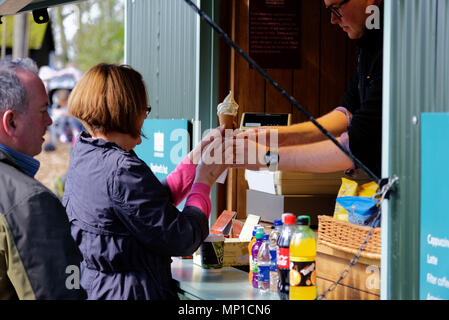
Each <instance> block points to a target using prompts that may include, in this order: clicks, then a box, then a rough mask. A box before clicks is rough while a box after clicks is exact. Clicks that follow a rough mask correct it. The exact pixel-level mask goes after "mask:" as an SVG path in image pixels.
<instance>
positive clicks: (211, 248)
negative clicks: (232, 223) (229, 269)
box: [200, 234, 225, 271]
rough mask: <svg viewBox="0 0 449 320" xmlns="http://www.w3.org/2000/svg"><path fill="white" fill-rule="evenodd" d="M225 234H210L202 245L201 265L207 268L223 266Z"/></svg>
mask: <svg viewBox="0 0 449 320" xmlns="http://www.w3.org/2000/svg"><path fill="white" fill-rule="evenodd" d="M224 240H225V238H224V236H223V235H218V234H210V235H209V236H208V237H207V238H206V240H204V242H203V244H201V247H200V255H201V267H202V268H203V269H207V270H217V271H218V270H221V268H223V254H224Z"/></svg>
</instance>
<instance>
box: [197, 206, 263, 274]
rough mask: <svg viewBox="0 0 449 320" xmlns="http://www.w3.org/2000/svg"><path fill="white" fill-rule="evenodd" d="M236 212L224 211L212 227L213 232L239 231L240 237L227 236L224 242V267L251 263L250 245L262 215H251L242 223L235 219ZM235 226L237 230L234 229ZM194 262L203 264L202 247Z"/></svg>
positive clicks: (228, 232) (229, 233) (230, 232)
mask: <svg viewBox="0 0 449 320" xmlns="http://www.w3.org/2000/svg"><path fill="white" fill-rule="evenodd" d="M230 217H232V219H231V218H230ZM234 217H235V212H231V211H223V212H222V214H221V215H220V216H219V217H218V218H217V220H216V222H215V223H214V225H213V226H212V227H211V233H212V232H215V233H216V232H218V231H217V230H226V232H227V235H231V234H235V233H238V234H239V237H238V238H226V239H225V242H224V254H223V267H232V266H247V265H249V252H248V245H249V242H250V240H251V238H252V232H253V230H254V227H255V226H256V225H257V224H258V223H259V221H260V217H258V216H255V215H249V216H248V217H247V219H246V221H245V223H244V224H243V225H242V223H241V222H240V221H236V220H235V219H234ZM234 226H235V227H236V229H237V230H235V232H234V231H233V228H234ZM193 263H195V264H197V265H200V266H201V257H200V249H198V250H197V251H195V253H194V254H193Z"/></svg>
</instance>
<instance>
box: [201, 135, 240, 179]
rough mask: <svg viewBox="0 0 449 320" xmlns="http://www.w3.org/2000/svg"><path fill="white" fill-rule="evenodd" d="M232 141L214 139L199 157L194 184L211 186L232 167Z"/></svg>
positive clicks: (220, 138) (219, 138)
mask: <svg viewBox="0 0 449 320" xmlns="http://www.w3.org/2000/svg"><path fill="white" fill-rule="evenodd" d="M233 147H234V145H233V140H232V139H228V140H225V139H224V138H222V137H216V138H215V139H214V140H213V142H211V143H209V144H208V145H207V147H206V148H205V150H203V152H202V155H201V160H200V162H199V163H198V166H197V167H196V175H195V180H194V183H196V182H201V183H204V184H207V185H209V186H212V185H213V184H214V182H215V181H216V180H217V178H218V177H219V176H220V175H221V174H222V173H223V172H224V171H225V170H226V169H227V168H228V167H230V166H231V165H232V163H233V159H234V153H233Z"/></svg>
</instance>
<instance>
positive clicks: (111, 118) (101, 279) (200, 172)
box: [63, 64, 232, 299]
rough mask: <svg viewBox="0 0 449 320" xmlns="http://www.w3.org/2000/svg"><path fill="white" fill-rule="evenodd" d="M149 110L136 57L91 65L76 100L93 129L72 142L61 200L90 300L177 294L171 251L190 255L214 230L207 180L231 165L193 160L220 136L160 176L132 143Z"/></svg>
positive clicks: (76, 112)
mask: <svg viewBox="0 0 449 320" xmlns="http://www.w3.org/2000/svg"><path fill="white" fill-rule="evenodd" d="M148 111H149V107H148V103H147V94H146V90H145V85H144V82H143V79H142V76H141V75H140V73H139V72H137V71H136V70H134V69H132V68H131V67H129V66H118V65H110V64H100V65H97V66H95V67H93V68H92V69H90V70H89V71H88V72H87V73H86V74H85V75H84V77H83V78H82V79H81V80H80V81H79V82H78V84H77V86H76V87H75V89H74V90H73V92H72V95H71V97H70V100H69V112H70V113H71V114H72V115H73V116H75V117H77V118H78V119H79V120H80V121H81V122H82V123H83V125H84V126H85V128H86V129H87V130H88V133H87V132H83V133H82V134H81V135H80V137H79V140H78V142H77V143H76V145H75V147H74V149H73V151H72V154H71V159H70V165H69V170H68V175H67V181H66V188H65V193H64V197H63V204H64V206H65V207H66V210H67V215H68V217H69V220H70V223H71V230H72V236H73V238H74V239H75V241H76V243H77V245H78V247H79V249H80V251H81V253H82V254H83V262H82V263H81V285H82V286H83V287H84V288H85V289H86V291H87V293H88V298H89V299H176V298H177V295H176V288H175V286H174V284H173V281H172V277H171V269H170V264H171V259H170V257H171V256H185V255H191V254H192V253H193V252H194V251H195V250H196V249H197V248H198V247H199V245H200V244H201V242H202V241H203V240H204V239H205V238H206V237H207V235H208V233H209V230H208V217H209V213H210V208H211V204H210V199H209V193H210V187H211V185H212V184H213V183H214V182H215V180H216V178H217V177H218V176H219V175H220V174H221V173H222V172H223V170H224V169H225V166H224V165H222V164H211V165H206V164H204V163H203V162H200V163H199V164H198V166H196V165H194V164H193V163H192V159H193V153H198V150H200V151H201V149H202V148H203V149H204V148H206V147H207V150H206V154H207V153H208V152H210V151H211V150H212V149H213V150H217V147H219V146H221V144H222V141H221V140H222V139H215V140H214V141H213V142H210V140H208V139H205V140H204V141H203V142H202V144H201V145H200V146H198V147H197V148H195V149H194V150H193V151H192V152H191V153H190V154H189V155H188V156H187V157H186V158H185V159H184V160H183V161H182V162H181V163H180V164H179V165H178V167H177V168H176V170H175V171H174V172H172V173H171V174H170V175H169V176H168V177H167V179H166V180H164V181H162V182H160V181H159V180H158V179H157V178H156V177H155V176H154V174H153V172H152V171H151V169H150V168H149V167H148V166H147V165H146V164H145V163H144V162H143V161H142V160H141V159H139V158H138V157H137V155H136V154H135V152H134V151H133V149H134V147H135V146H136V145H137V144H139V143H140V142H141V135H142V133H141V130H142V125H143V123H144V120H145V118H146V117H147V113H148ZM215 134H216V135H218V136H220V137H221V136H222V134H223V130H221V132H218V130H215ZM222 150H224V148H223V149H222ZM230 155H231V156H232V151H231V152H230ZM186 197H187V200H186V204H185V207H184V209H183V211H182V212H180V211H179V210H178V209H177V208H176V206H177V205H178V204H179V203H180V202H181V201H182V200H183V199H184V198H186Z"/></svg>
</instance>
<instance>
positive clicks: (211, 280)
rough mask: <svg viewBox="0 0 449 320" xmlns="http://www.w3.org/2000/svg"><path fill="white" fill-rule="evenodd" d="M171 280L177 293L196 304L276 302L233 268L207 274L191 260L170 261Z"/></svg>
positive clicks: (277, 298) (208, 271) (276, 295)
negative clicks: (234, 301)
mask: <svg viewBox="0 0 449 320" xmlns="http://www.w3.org/2000/svg"><path fill="white" fill-rule="evenodd" d="M172 260H173V262H172V265H171V270H172V276H173V279H174V280H175V281H177V282H178V287H179V290H180V293H181V294H182V295H184V296H185V297H186V298H188V299H198V300H279V296H278V294H277V293H275V292H266V293H262V292H260V291H259V290H257V289H254V288H253V287H252V286H251V285H250V283H249V280H248V273H246V272H244V271H241V270H238V269H236V268H223V269H221V270H219V271H210V270H205V269H203V268H201V267H200V266H198V265H196V264H194V263H193V261H192V259H181V258H176V257H173V258H172Z"/></svg>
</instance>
